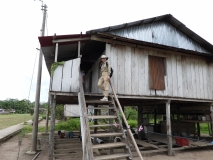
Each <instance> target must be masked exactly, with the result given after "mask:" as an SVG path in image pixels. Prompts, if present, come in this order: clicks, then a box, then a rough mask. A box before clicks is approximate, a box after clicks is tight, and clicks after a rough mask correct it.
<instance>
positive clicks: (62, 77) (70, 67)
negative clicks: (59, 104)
mask: <svg viewBox="0 0 213 160" xmlns="http://www.w3.org/2000/svg"><path fill="white" fill-rule="evenodd" d="M79 66H80V58H77V59H73V60H69V61H66V62H65V63H64V65H59V66H58V67H57V68H56V70H55V71H54V74H53V80H52V87H51V91H58V92H79V74H78V73H79V71H78V69H79Z"/></svg>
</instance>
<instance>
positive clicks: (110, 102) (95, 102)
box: [86, 100, 112, 104]
mask: <svg viewBox="0 0 213 160" xmlns="http://www.w3.org/2000/svg"><path fill="white" fill-rule="evenodd" d="M86 103H87V104H112V101H100V100H88V101H86Z"/></svg>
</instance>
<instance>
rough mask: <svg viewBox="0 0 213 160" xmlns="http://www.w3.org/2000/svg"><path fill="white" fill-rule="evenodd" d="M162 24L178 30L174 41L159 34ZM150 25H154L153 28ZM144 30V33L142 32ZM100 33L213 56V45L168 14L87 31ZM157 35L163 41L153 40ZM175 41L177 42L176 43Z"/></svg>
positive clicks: (91, 33)
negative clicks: (165, 23) (160, 24)
mask: <svg viewBox="0 0 213 160" xmlns="http://www.w3.org/2000/svg"><path fill="white" fill-rule="evenodd" d="M160 22H167V23H168V24H170V25H171V26H173V27H175V28H176V30H177V31H176V33H175V34H174V33H171V36H172V34H174V35H173V36H175V37H176V39H173V40H172V41H170V40H168V37H169V36H167V37H166V39H165V37H164V36H165V35H162V34H161V33H160V32H158V30H157V29H159V28H158V26H157V25H156V24H159V23H160ZM150 24H151V25H152V27H151V25H150ZM154 26H155V27H156V28H155V27H154ZM167 27H169V26H167ZM150 28H152V30H150ZM153 28H154V29H153ZM142 29H143V30H144V31H142ZM160 29H163V27H162V26H161V28H160ZM133 30H134V31H133ZM151 31H152V32H151ZM154 31H155V33H154V35H152V34H153V32H154ZM98 32H108V33H110V34H114V35H117V36H123V37H126V38H131V39H137V40H142V41H147V42H151V43H158V44H163V45H168V44H167V43H172V44H169V46H173V47H177V48H183V49H189V50H193V51H198V52H203V53H212V54H213V46H212V44H210V43H209V42H207V41H206V40H205V39H203V38H202V37H200V36H199V35H197V34H196V33H194V32H193V31H191V30H190V29H189V28H187V27H186V26H185V25H184V24H183V23H182V22H180V21H179V20H177V19H176V18H174V17H173V16H172V15H171V14H166V15H162V16H158V17H153V18H149V19H144V20H139V21H135V22H131V23H124V24H120V25H116V26H110V27H106V28H100V29H95V30H90V31H87V32H86V34H89V35H94V34H97V33H98ZM138 32H140V33H138ZM172 32H174V31H172ZM182 33H183V34H182ZM137 34H140V37H138V35H137ZM159 34H160V35H159ZM156 35H159V36H157V37H158V38H159V37H161V39H160V40H159V39H154V40H153V39H152V36H156ZM171 36H170V38H174V37H171ZM134 37H136V38H134ZM178 39H179V40H178ZM175 40H176V42H175ZM183 40H184V41H183ZM178 41H179V42H178ZM180 41H181V42H180ZM195 42H196V43H197V44H196V43H195Z"/></svg>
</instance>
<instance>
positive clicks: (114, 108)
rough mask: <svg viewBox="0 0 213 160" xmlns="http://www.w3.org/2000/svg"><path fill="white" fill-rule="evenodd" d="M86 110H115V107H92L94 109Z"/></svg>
mask: <svg viewBox="0 0 213 160" xmlns="http://www.w3.org/2000/svg"><path fill="white" fill-rule="evenodd" d="M87 109H116V108H115V107H94V108H91V107H88V108H87Z"/></svg>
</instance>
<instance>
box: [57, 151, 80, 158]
mask: <svg viewBox="0 0 213 160" xmlns="http://www.w3.org/2000/svg"><path fill="white" fill-rule="evenodd" d="M82 154H83V152H79V153H78V152H76V153H74V152H73V153H64V154H53V157H55V158H57V157H58V158H69V157H73V158H74V157H75V158H78V157H82Z"/></svg>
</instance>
